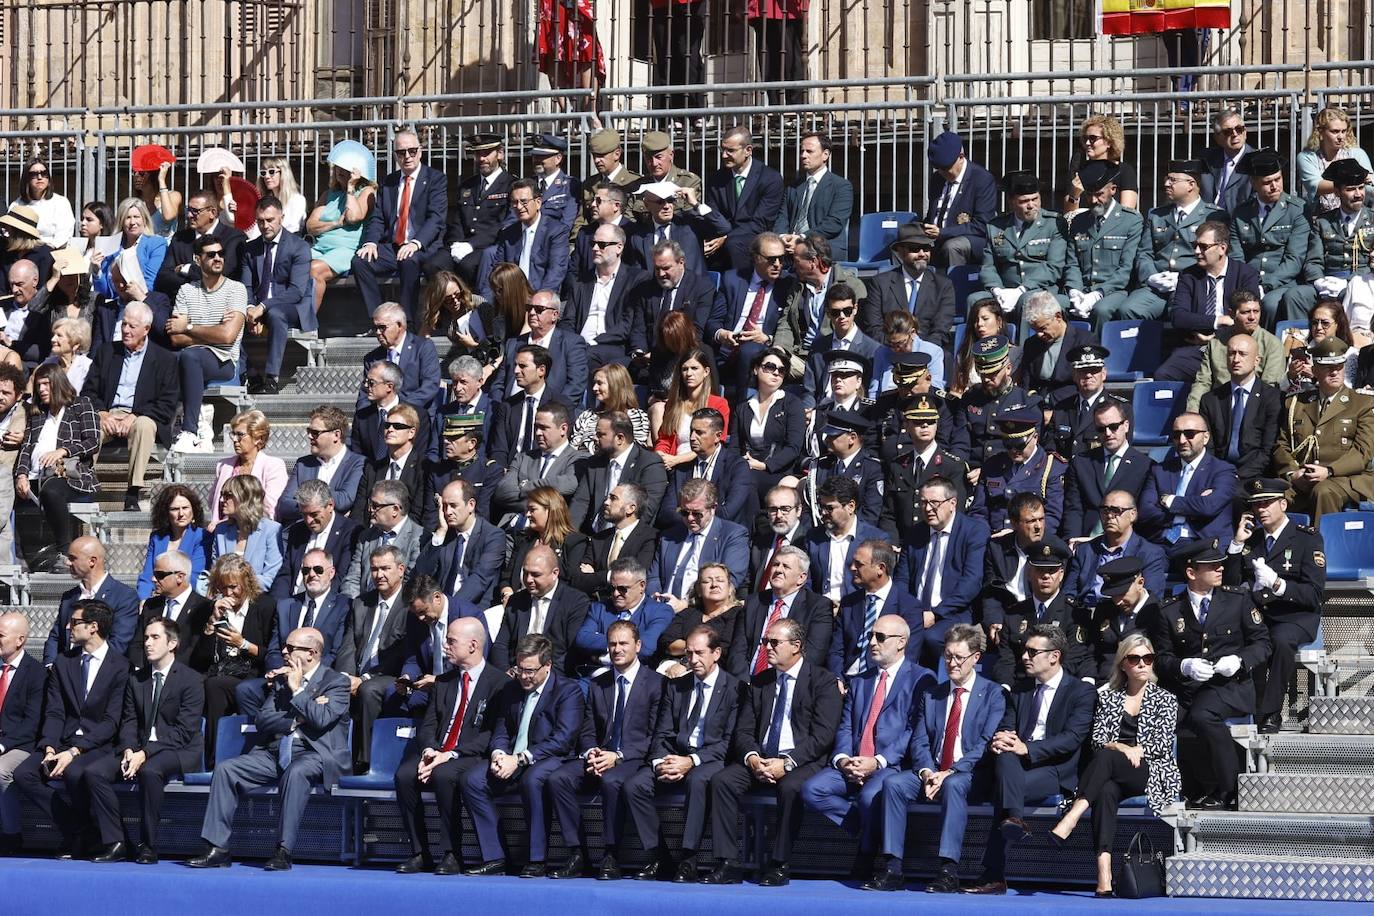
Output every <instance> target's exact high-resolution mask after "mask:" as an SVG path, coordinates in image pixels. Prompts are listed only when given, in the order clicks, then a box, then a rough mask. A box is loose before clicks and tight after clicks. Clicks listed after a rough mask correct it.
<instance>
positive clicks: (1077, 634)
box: [1074, 627, 1088, 645]
mask: <svg viewBox="0 0 1374 916" xmlns="http://www.w3.org/2000/svg"><path fill="white" fill-rule="evenodd" d="M1074 639H1076V640H1078V643H1079V645H1082V644H1084V643H1086V642H1087V641H1088V638H1087V637H1086V636H1084V635H1083V628H1082V627H1075V628H1074Z"/></svg>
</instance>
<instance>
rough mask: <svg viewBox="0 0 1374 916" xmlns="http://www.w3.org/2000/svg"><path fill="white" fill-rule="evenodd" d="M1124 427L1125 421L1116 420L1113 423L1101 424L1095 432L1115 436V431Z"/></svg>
mask: <svg viewBox="0 0 1374 916" xmlns="http://www.w3.org/2000/svg"><path fill="white" fill-rule="evenodd" d="M1125 425H1126V421H1125V420H1118V421H1116V422H1115V423H1102V424H1100V425H1098V426H1097V431H1098V432H1099V433H1111V434H1113V435H1115V434H1116V431H1117V430H1118V429H1120V428H1121V427H1123V426H1125Z"/></svg>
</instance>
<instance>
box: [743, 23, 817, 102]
mask: <svg viewBox="0 0 1374 916" xmlns="http://www.w3.org/2000/svg"><path fill="white" fill-rule="evenodd" d="M749 25H750V26H752V27H753V29H754V51H755V54H756V56H757V57H758V62H759V78H760V79H761V80H762V81H763V82H766V83H776V82H780V81H784V80H786V81H793V80H804V79H806V59H805V58H804V57H802V40H801V35H802V23H801V20H800V19H751V20H750V21H749ZM768 101H769V103H770V104H772V105H782V104H787V105H802V104H805V102H806V91H805V90H803V89H788V90H787V91H786V92H783V91H782V90H776V89H775V90H770V91H769V92H768Z"/></svg>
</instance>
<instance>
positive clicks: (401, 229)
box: [396, 175, 411, 246]
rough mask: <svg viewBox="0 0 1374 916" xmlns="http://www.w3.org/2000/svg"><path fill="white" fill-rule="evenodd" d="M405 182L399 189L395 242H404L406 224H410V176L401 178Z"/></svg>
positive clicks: (401, 243)
mask: <svg viewBox="0 0 1374 916" xmlns="http://www.w3.org/2000/svg"><path fill="white" fill-rule="evenodd" d="M401 180H402V181H403V182H405V187H404V188H402V189H401V212H400V213H399V214H397V216H396V244H397V245H398V246H399V245H404V244H405V243H406V226H407V225H409V224H410V182H411V178H410V176H409V175H406V176H405V177H404V178H402V179H401Z"/></svg>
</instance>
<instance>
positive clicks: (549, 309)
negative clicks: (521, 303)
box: [525, 303, 558, 315]
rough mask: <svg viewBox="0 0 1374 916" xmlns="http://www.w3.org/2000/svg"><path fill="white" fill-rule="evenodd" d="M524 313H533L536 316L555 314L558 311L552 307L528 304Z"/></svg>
mask: <svg viewBox="0 0 1374 916" xmlns="http://www.w3.org/2000/svg"><path fill="white" fill-rule="evenodd" d="M525 311H527V312H534V314H536V315H538V314H540V313H542V312H556V311H558V309H556V308H555V307H553V306H552V305H535V304H534V303H530V304H529V305H527V306H525Z"/></svg>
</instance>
